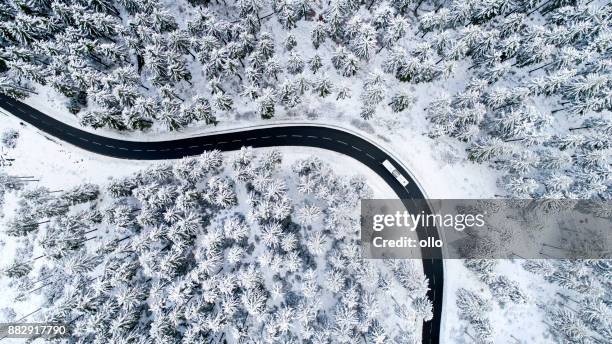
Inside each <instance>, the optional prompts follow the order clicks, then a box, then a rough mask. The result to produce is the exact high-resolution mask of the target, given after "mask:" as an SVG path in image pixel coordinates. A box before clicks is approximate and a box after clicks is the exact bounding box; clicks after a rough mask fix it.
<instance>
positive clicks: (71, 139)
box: [0, 94, 444, 343]
mask: <svg viewBox="0 0 612 344" xmlns="http://www.w3.org/2000/svg"><path fill="white" fill-rule="evenodd" d="M0 107H2V108H3V109H5V110H7V111H9V112H10V113H12V114H13V115H14V116H16V117H18V118H20V119H22V120H23V121H25V122H28V123H30V124H31V125H33V126H34V127H36V128H38V129H39V130H41V131H43V132H45V133H47V134H49V135H52V136H54V137H56V138H59V139H61V140H63V141H66V142H68V143H70V144H72V145H74V146H77V147H79V148H82V149H84V150H87V151H90V152H93V153H97V154H101V155H106V156H109V157H114V158H121V159H136V160H160V159H178V158H182V157H185V156H190V155H198V154H200V153H202V152H203V151H205V150H212V149H219V150H221V151H233V150H238V149H240V148H241V147H242V146H252V147H274V146H308V147H317V148H323V149H328V150H331V151H335V152H338V153H342V154H345V155H348V156H351V157H353V158H354V159H357V160H358V161H360V162H361V163H363V164H365V165H366V166H368V167H369V168H370V169H372V170H373V171H374V172H376V173H377V174H378V175H379V176H380V177H381V178H383V180H384V181H385V182H386V183H387V184H389V186H390V187H391V188H392V189H393V191H394V192H395V193H396V194H397V196H398V197H399V198H401V199H404V204H405V205H406V207H407V208H408V209H410V208H412V204H411V202H410V199H422V198H424V196H423V193H422V192H421V190H419V188H418V186H417V184H416V183H415V181H414V180H412V178H411V177H410V174H408V172H407V171H406V170H405V169H404V168H402V165H401V164H400V163H399V162H397V161H395V160H394V159H393V157H391V156H390V155H389V154H387V153H386V152H385V151H384V150H383V149H381V148H379V147H377V146H376V145H375V144H373V143H372V142H370V141H368V140H366V139H363V138H361V137H359V136H356V135H354V134H351V133H348V132H345V131H342V130H339V129H334V128H329V127H322V126H314V125H312V126H311V125H293V126H292V125H282V126H270V127H264V128H257V129H245V130H242V131H233V132H226V133H215V134H210V135H206V134H203V135H202V136H198V137H189V138H182V139H176V140H168V141H143V142H140V141H130V140H121V139H114V138H108V137H104V136H99V135H96V134H92V133H89V132H86V131H83V130H80V129H77V128H75V127H72V126H69V125H67V124H65V123H63V122H61V121H58V120H56V119H53V118H52V117H49V116H47V115H45V114H43V113H42V112H40V111H38V110H36V109H34V108H32V107H30V106H28V105H26V104H23V103H21V102H19V101H17V100H15V99H12V98H10V97H7V96H5V95H2V94H0ZM384 160H389V161H391V162H392V163H393V164H394V165H395V167H396V168H397V169H398V171H399V172H400V173H402V174H403V175H404V176H405V177H406V178H408V180H409V181H410V183H409V184H408V186H407V187H406V188H404V187H403V186H402V185H401V184H400V183H399V182H398V181H397V180H396V179H395V178H394V177H393V176H392V175H391V173H389V171H387V170H386V169H385V168H384V167H383V165H382V162H383V161H384ZM417 234H418V236H419V238H420V239H421V238H424V237H427V236H432V237H435V238H436V239H438V233H437V232H436V231H432V232H429V233H424V232H418V233H417ZM427 249H428V250H430V252H429V253H428V255H424V256H429V257H431V256H437V257H441V256H442V253H441V251H440V249H439V248H427ZM423 269H424V272H425V275H426V276H427V278H428V279H429V286H430V290H429V292H428V296H429V298H430V299H431V300H432V301H433V319H432V320H431V321H428V322H426V323H424V324H423V343H438V342H439V336H440V321H441V316H442V292H443V283H444V276H443V263H442V260H441V259H423Z"/></svg>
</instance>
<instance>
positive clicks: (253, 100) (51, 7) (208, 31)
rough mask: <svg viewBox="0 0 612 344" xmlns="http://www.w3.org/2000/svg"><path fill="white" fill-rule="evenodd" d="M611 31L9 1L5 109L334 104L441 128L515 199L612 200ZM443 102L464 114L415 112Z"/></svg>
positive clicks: (442, 4)
mask: <svg viewBox="0 0 612 344" xmlns="http://www.w3.org/2000/svg"><path fill="white" fill-rule="evenodd" d="M611 17H612V6H611V5H610V4H609V2H606V1H593V0H591V1H585V0H581V1H559V0H544V1H532V0H517V1H509V0H493V1H491V0H470V1H464V0H456V1H440V0H436V1H429V0H420V1H412V0H389V1H377V0H372V1H351V0H332V1H324V2H321V1H306V0H238V1H215V2H209V1H197V0H193V1H190V2H183V1H178V2H169V3H166V2H163V1H154V0H117V1H113V0H95V1H70V2H69V1H9V0H2V1H1V2H0V18H1V19H2V21H1V22H0V70H1V71H2V74H1V76H0V92H3V93H6V94H10V95H12V96H14V97H18V98H23V97H27V96H31V95H35V94H36V93H37V92H40V91H44V92H46V91H48V90H49V89H52V90H53V92H55V93H56V94H61V95H62V96H63V97H65V99H66V104H65V105H66V106H67V107H68V108H69V109H70V111H71V112H73V113H74V114H76V116H78V118H79V120H80V122H81V123H82V124H83V125H85V126H92V127H94V128H99V127H109V128H114V129H117V130H142V129H146V128H149V127H151V126H155V127H156V128H165V130H179V129H181V128H183V127H185V126H189V125H190V124H193V123H207V124H211V125H212V124H215V123H217V122H218V121H220V120H225V121H232V120H233V119H234V118H237V117H240V116H242V115H244V113H247V112H248V113H255V114H257V116H258V117H260V118H263V119H269V118H272V117H274V116H275V114H277V113H279V112H284V113H286V112H288V111H292V109H293V110H295V109H297V108H299V107H300V106H307V107H309V108H313V107H314V108H316V106H317V105H316V104H319V103H321V102H323V101H329V100H330V99H331V100H333V101H336V102H339V103H342V104H345V106H346V107H348V108H352V109H354V114H353V115H354V117H355V118H363V119H365V120H369V119H372V118H376V117H377V116H381V117H387V118H388V117H410V116H423V117H426V118H427V119H428V120H429V121H430V122H431V125H430V128H429V130H428V131H429V132H428V135H429V136H430V137H433V138H438V137H441V136H450V137H453V138H456V139H457V140H459V141H464V142H466V143H467V153H466V156H467V157H469V159H471V160H474V161H477V162H481V163H489V164H491V165H493V166H494V167H495V168H497V169H500V170H502V171H504V173H505V174H506V177H505V178H504V179H503V180H502V181H501V183H502V184H503V186H504V187H505V189H506V190H507V194H506V195H503V196H513V197H520V198H524V197H549V198H560V197H569V198H590V197H598V196H600V197H604V198H609V197H610V182H609V181H610V167H609V166H610V165H609V162H610V160H609V158H610V140H611V139H610V136H611V135H612V122H611V113H610V110H611V108H612V81H611V75H612V73H611V69H612V64H611V62H610V61H611V60H610V52H611V49H612V31H611V30H610V21H611V20H612V19H611ZM427 84H434V85H439V87H440V88H442V89H445V90H446V91H448V96H447V97H443V98H440V99H425V100H423V99H421V102H420V103H419V104H423V105H424V106H423V108H414V106H413V105H414V103H415V102H416V101H417V98H419V97H422V96H427V94H422V90H421V89H420V87H421V86H423V85H427ZM41 85H46V86H45V87H46V88H41ZM357 109H359V110H357Z"/></svg>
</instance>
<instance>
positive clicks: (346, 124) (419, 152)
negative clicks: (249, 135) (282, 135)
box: [5, 97, 503, 199]
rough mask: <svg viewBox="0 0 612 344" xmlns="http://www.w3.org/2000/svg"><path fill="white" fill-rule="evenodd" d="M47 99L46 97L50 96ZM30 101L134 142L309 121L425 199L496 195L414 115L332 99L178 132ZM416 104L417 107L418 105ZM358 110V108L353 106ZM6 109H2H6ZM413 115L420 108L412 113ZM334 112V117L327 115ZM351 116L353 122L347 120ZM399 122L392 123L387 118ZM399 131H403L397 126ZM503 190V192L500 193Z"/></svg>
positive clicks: (489, 178)
mask: <svg viewBox="0 0 612 344" xmlns="http://www.w3.org/2000/svg"><path fill="white" fill-rule="evenodd" d="M49 99H50V98H49ZM25 103H27V104H28V105H30V106H32V107H34V108H36V109H38V110H40V111H42V112H44V113H52V114H54V117H56V118H57V119H59V120H61V121H64V122H65V123H66V124H69V125H73V126H77V127H79V128H80V129H81V130H85V131H88V132H91V133H95V134H97V135H103V136H107V137H113V138H120V139H124V140H135V141H158V140H168V139H178V138H185V137H191V136H198V135H205V134H211V133H215V132H220V131H232V130H242V129H247V128H251V127H255V126H267V125H283V124H298V123H300V124H310V125H333V126H337V127H339V128H343V129H345V130H349V131H351V132H354V133H356V134H358V135H360V136H362V137H366V138H368V139H370V140H372V141H374V142H376V143H377V144H378V145H380V146H382V147H383V148H385V149H386V150H388V151H390V152H392V153H394V154H395V155H396V157H397V158H399V159H400V160H401V161H402V162H403V163H404V165H405V166H406V167H407V169H408V170H409V171H410V172H411V174H412V175H413V177H414V178H415V179H416V180H418V181H419V183H420V184H421V186H422V187H423V189H424V190H423V191H424V192H425V194H426V195H427V196H428V197H429V198H433V199H440V198H442V199H443V198H446V199H450V198H457V199H459V198H463V199H465V198H494V196H495V195H496V194H499V193H500V189H499V188H498V187H497V185H496V180H497V178H498V174H497V173H495V171H493V170H491V169H490V168H488V167H487V166H485V165H480V164H476V163H473V162H469V161H467V160H466V159H465V154H464V152H462V151H459V150H458V149H457V148H456V147H457V146H458V145H457V143H456V142H453V144H452V145H451V144H450V142H447V139H443V138H442V139H440V138H438V139H436V140H433V139H430V138H428V137H426V136H424V135H422V134H423V133H424V132H426V127H427V121H426V120H425V119H424V118H423V116H416V115H415V116H412V115H409V114H403V115H402V116H403V117H397V115H395V114H391V113H382V114H381V116H380V118H379V119H378V121H379V122H384V123H385V124H386V126H385V125H378V124H380V123H377V124H376V125H374V126H373V125H372V124H371V123H370V122H367V121H362V120H357V119H354V118H355V117H354V116H349V114H345V112H349V111H351V109H350V108H349V109H340V108H338V107H336V106H334V105H332V104H331V103H329V104H327V105H328V106H329V107H330V109H329V112H326V113H327V115H325V116H322V117H317V118H314V119H313V118H308V113H309V112H308V111H305V112H301V113H302V115H297V114H284V115H279V116H278V117H275V118H274V119H272V120H265V121H264V120H255V121H253V119H251V118H248V119H243V120H234V121H223V122H221V123H220V124H219V125H218V126H216V127H210V126H192V127H189V128H186V129H184V130H181V131H178V132H154V131H151V132H145V133H143V132H117V131H112V130H108V129H98V130H94V129H92V128H89V127H81V126H80V125H79V124H78V121H77V120H76V117H74V116H73V115H71V114H70V113H68V111H67V110H66V109H65V108H62V105H61V102H59V101H58V100H57V99H55V98H54V100H52V101H50V102H46V101H44V100H43V101H41V100H40V99H38V98H36V97H31V98H28V99H27V100H25ZM418 106H419V104H417V105H416V107H418ZM353 110H354V111H358V109H353ZM5 112H6V111H5ZM416 112H417V113H418V112H419V111H416ZM330 113H336V115H329V114H330ZM349 118H352V120H349ZM391 119H396V120H398V123H397V125H396V126H392V125H391V124H390V123H389V121H391ZM400 129H401V130H400ZM502 194H503V193H502Z"/></svg>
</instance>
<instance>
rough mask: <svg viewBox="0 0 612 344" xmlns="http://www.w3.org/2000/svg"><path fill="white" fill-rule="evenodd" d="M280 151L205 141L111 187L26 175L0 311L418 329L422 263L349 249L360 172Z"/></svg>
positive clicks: (119, 336) (341, 332)
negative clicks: (228, 149)
mask: <svg viewBox="0 0 612 344" xmlns="http://www.w3.org/2000/svg"><path fill="white" fill-rule="evenodd" d="M281 161H282V156H281V154H280V153H279V152H278V151H275V150H272V151H270V152H267V153H263V154H259V155H256V154H255V153H254V151H253V150H252V149H249V148H244V149H243V150H242V151H240V153H239V154H236V156H235V157H234V158H233V159H231V160H230V161H226V162H224V159H223V156H222V155H221V153H220V152H219V151H209V152H205V153H204V154H202V155H201V156H198V157H193V158H185V159H182V160H179V161H177V162H174V163H162V164H157V165H153V166H151V167H150V168H148V169H146V170H144V171H142V172H140V173H137V174H135V175H131V176H129V177H126V178H119V179H114V180H113V181H111V182H110V183H108V184H107V185H96V184H82V185H79V186H77V187H74V188H71V189H69V190H49V189H46V188H44V187H37V188H24V189H23V190H22V191H20V192H18V194H17V195H18V197H17V199H16V202H17V203H16V206H15V209H14V211H13V213H11V214H6V221H5V228H6V233H4V234H3V235H6V236H7V237H6V238H5V240H9V239H10V240H11V241H14V242H17V248H16V252H17V254H16V255H15V257H14V260H13V261H12V262H11V263H10V264H8V265H7V266H6V268H4V270H3V276H2V277H1V278H2V279H5V281H6V279H8V283H9V286H10V288H9V290H7V291H6V294H5V295H12V296H13V297H14V300H13V302H14V306H13V307H11V308H8V309H3V310H1V311H2V312H1V313H0V316H3V317H4V318H6V319H5V321H35V320H46V321H57V322H66V323H69V324H70V325H71V326H72V327H73V335H72V336H71V340H74V341H71V342H74V343H106V342H112V343H160V344H161V343H164V344H167V343H194V344H195V343H207V342H214V343H222V342H224V341H225V340H226V341H228V342H231V343H238V342H245V341H247V340H249V339H250V340H255V341H257V342H312V343H327V342H329V341H330V340H331V341H333V342H338V343H350V342H355V341H361V340H365V341H366V342H368V343H388V342H401V343H413V342H419V341H420V335H421V333H420V330H421V324H422V321H423V320H425V321H427V320H429V319H431V316H432V313H431V312H432V305H431V302H430V301H429V300H428V299H427V297H426V296H425V293H426V291H427V289H428V286H427V285H428V281H427V279H426V278H425V276H424V274H423V272H422V268H421V265H420V264H419V262H418V261H414V262H411V261H405V260H399V261H383V260H364V259H362V258H361V255H360V246H359V241H358V239H359V223H358V218H359V216H358V209H359V207H358V204H359V200H360V199H362V198H364V197H367V196H368V195H370V192H371V191H370V189H369V187H368V186H367V185H366V184H365V181H364V179H363V178H362V177H359V176H339V175H336V174H335V173H334V172H333V171H332V170H331V169H330V167H329V166H328V165H327V164H325V163H324V162H322V161H321V160H319V159H318V158H316V157H312V158H307V159H303V160H298V161H296V162H295V163H294V164H293V165H292V167H291V170H283V169H282V168H279V166H280V163H281ZM32 302H34V303H37V306H36V307H35V310H34V312H32V313H31V314H29V315H28V314H23V313H24V312H23V308H21V307H20V305H23V304H24V303H25V304H27V303H32ZM26 315H27V316H26ZM23 316H26V318H25V319H21V318H22V317H23Z"/></svg>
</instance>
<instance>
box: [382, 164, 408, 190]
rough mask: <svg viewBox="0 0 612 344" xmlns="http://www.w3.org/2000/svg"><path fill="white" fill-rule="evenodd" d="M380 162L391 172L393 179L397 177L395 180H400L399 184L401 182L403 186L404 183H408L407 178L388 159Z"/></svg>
mask: <svg viewBox="0 0 612 344" xmlns="http://www.w3.org/2000/svg"><path fill="white" fill-rule="evenodd" d="M382 164H383V166H385V168H386V169H387V170H389V172H391V174H392V175H393V176H394V177H395V179H397V181H398V182H400V184H402V186H404V187H405V186H406V185H408V179H406V178H405V177H404V176H402V174H401V173H400V171H398V170H397V168H395V166H393V164H392V163H391V162H390V161H389V160H385V161H383V163H382Z"/></svg>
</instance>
